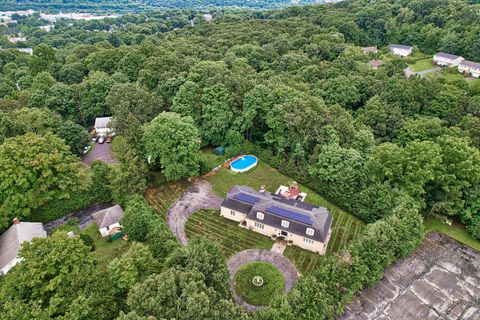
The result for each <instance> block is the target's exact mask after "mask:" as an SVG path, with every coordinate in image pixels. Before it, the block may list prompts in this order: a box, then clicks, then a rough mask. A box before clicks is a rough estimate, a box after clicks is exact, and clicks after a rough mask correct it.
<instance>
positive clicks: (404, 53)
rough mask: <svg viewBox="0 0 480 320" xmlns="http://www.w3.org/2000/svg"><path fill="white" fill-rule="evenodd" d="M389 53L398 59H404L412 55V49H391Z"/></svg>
mask: <svg viewBox="0 0 480 320" xmlns="http://www.w3.org/2000/svg"><path fill="white" fill-rule="evenodd" d="M390 52H391V53H393V54H396V55H397V56H400V57H406V56H409V55H411V54H412V49H400V48H392V49H391V51H390Z"/></svg>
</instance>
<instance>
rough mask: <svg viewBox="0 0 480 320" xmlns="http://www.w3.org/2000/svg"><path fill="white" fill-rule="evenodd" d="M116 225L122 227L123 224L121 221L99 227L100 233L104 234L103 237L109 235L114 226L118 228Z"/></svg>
mask: <svg viewBox="0 0 480 320" xmlns="http://www.w3.org/2000/svg"><path fill="white" fill-rule="evenodd" d="M116 227H122V226H121V225H120V223H119V222H117V223H114V224H111V225H109V226H108V227H105V228H101V229H98V230H100V233H101V234H102V237H106V236H108V235H109V233H110V231H111V230H112V229H113V228H116Z"/></svg>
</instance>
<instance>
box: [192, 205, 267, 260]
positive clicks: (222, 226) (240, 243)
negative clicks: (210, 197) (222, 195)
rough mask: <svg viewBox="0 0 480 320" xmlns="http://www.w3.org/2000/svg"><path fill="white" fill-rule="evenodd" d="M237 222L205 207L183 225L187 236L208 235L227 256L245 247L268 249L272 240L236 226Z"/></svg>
mask: <svg viewBox="0 0 480 320" xmlns="http://www.w3.org/2000/svg"><path fill="white" fill-rule="evenodd" d="M238 224H239V223H238V222H235V221H232V220H228V219H225V218H223V217H222V216H220V211H219V210H213V209H205V210H200V211H197V212H195V213H194V214H193V215H192V216H191V217H190V218H189V219H188V220H187V224H186V226H185V233H186V235H187V238H189V239H191V238H194V237H197V236H204V235H207V236H209V237H210V238H211V239H212V241H214V242H215V243H216V244H217V245H218V246H219V247H220V248H221V249H222V250H223V252H225V254H226V255H227V257H231V256H233V255H234V254H235V253H237V252H239V251H242V250H246V249H267V250H270V249H271V248H272V245H273V240H271V239H270V238H268V237H265V236H264V235H261V234H260V233H256V232H253V231H250V230H247V229H244V228H241V227H239V226H238Z"/></svg>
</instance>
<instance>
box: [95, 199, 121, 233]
mask: <svg viewBox="0 0 480 320" xmlns="http://www.w3.org/2000/svg"><path fill="white" fill-rule="evenodd" d="M123 215H124V212H123V209H122V207H120V206H119V205H115V206H113V207H110V208H106V209H103V210H100V211H97V212H95V213H94V214H92V218H93V221H94V222H95V224H96V225H97V227H98V230H99V231H100V233H101V234H102V237H106V236H109V235H112V234H114V233H116V232H118V231H120V230H121V229H122V225H121V224H120V220H122V218H123Z"/></svg>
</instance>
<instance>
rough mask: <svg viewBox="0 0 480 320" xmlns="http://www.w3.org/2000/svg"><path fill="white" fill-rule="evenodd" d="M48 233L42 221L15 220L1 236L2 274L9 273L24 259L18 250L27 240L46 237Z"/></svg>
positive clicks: (0, 264)
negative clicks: (19, 255)
mask: <svg viewBox="0 0 480 320" xmlns="http://www.w3.org/2000/svg"><path fill="white" fill-rule="evenodd" d="M46 236H47V233H46V232H45V230H44V229H43V224H42V223H40V222H20V221H18V219H15V220H14V221H13V226H11V227H10V228H9V229H8V230H7V231H5V233H4V234H2V236H0V275H4V274H7V272H8V271H9V270H10V269H12V268H13V267H14V266H15V265H16V264H17V263H19V262H20V261H22V258H19V257H18V252H19V251H20V248H21V246H22V243H23V242H25V241H28V242H30V241H32V239H33V238H45V237H46Z"/></svg>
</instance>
